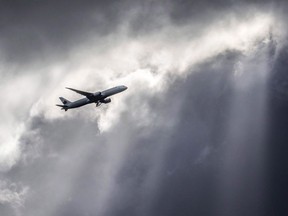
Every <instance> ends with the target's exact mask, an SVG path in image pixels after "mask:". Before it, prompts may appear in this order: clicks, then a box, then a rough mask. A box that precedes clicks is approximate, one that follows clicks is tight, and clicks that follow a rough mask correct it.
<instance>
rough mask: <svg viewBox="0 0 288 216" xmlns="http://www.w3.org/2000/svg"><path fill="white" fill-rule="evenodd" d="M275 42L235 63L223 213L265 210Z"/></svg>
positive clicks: (222, 180)
mask: <svg viewBox="0 0 288 216" xmlns="http://www.w3.org/2000/svg"><path fill="white" fill-rule="evenodd" d="M267 37H269V36H267ZM271 46H273V41H270V42H269V43H268V44H265V43H259V44H258V48H257V49H255V50H254V51H253V52H250V53H249V55H247V56H245V57H244V58H242V59H240V60H239V62H238V64H236V65H235V71H234V80H232V83H233V86H234V94H233V96H232V97H231V104H230V113H229V114H228V115H229V117H228V122H227V128H226V135H225V136H226V140H225V143H224V144H223V155H222V157H223V164H221V167H220V170H221V172H220V173H221V174H220V177H219V182H220V188H219V206H218V207H219V209H218V211H219V212H218V213H219V214H220V215H224V216H225V215H233V214H245V211H246V213H247V210H248V211H249V214H253V215H261V214H263V206H264V205H265V204H264V203H265V197H266V196H265V186H266V185H265V184H266V183H267V178H266V172H265V169H267V164H266V161H267V160H266V154H267V153H266V141H267V124H268V118H269V116H268V112H267V111H268V109H267V94H268V80H269V72H270V69H271V68H270V63H271V62H272V59H273V56H271V55H270V53H271V52H270V49H271ZM266 192H267V191H266ZM242 211H243V212H242ZM236 212H237V213H236Z"/></svg>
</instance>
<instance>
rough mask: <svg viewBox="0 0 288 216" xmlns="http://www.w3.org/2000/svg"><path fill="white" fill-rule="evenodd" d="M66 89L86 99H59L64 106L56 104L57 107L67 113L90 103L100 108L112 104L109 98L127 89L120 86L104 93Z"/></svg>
mask: <svg viewBox="0 0 288 216" xmlns="http://www.w3.org/2000/svg"><path fill="white" fill-rule="evenodd" d="M66 89H69V90H72V91H75V92H76V93H78V94H81V95H84V96H85V98H82V99H79V100H76V101H73V102H71V101H69V100H67V99H65V98H63V97H59V99H60V100H61V102H62V103H63V105H60V104H56V106H59V107H61V108H62V109H61V110H65V112H66V111H67V110H68V109H74V108H78V107H81V106H84V105H87V104H90V103H95V104H96V107H98V106H100V105H101V104H102V103H104V104H107V103H110V102H111V98H108V97H109V96H112V95H114V94H118V93H120V92H122V91H125V90H126V89H127V87H126V86H124V85H120V86H115V87H113V88H110V89H107V90H104V91H102V92H100V91H99V92H95V93H92V92H85V91H80V90H77V89H73V88H69V87H66Z"/></svg>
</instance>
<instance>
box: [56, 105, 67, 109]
mask: <svg viewBox="0 0 288 216" xmlns="http://www.w3.org/2000/svg"><path fill="white" fill-rule="evenodd" d="M56 106H59V107H62V108H63V107H65V106H64V105H60V104H56Z"/></svg>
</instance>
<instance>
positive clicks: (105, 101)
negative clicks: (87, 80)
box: [101, 98, 111, 104]
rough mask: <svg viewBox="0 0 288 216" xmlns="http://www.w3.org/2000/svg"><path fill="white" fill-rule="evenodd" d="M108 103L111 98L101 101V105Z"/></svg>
mask: <svg viewBox="0 0 288 216" xmlns="http://www.w3.org/2000/svg"><path fill="white" fill-rule="evenodd" d="M110 102H111V98H106V99H104V100H102V101H101V103H105V104H107V103H110Z"/></svg>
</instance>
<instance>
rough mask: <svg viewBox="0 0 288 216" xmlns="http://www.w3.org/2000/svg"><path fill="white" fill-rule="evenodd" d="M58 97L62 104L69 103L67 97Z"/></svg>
mask: <svg viewBox="0 0 288 216" xmlns="http://www.w3.org/2000/svg"><path fill="white" fill-rule="evenodd" d="M59 99H60V100H61V102H62V103H63V104H64V105H66V104H69V103H71V102H70V101H69V100H67V99H65V98H63V97H59ZM57 106H58V105H57Z"/></svg>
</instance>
